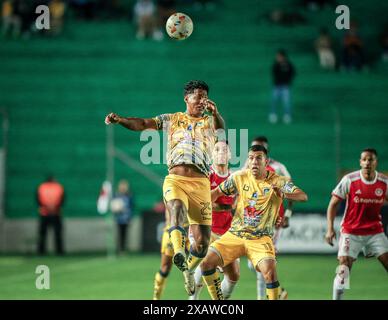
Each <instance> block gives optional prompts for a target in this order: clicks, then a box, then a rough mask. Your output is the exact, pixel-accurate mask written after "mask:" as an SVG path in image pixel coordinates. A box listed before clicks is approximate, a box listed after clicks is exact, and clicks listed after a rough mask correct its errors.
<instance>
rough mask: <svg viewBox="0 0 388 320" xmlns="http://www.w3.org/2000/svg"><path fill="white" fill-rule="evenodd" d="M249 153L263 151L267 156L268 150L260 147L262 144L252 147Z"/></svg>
mask: <svg viewBox="0 0 388 320" xmlns="http://www.w3.org/2000/svg"><path fill="white" fill-rule="evenodd" d="M249 151H253V152H256V151H263V152H264V153H265V155H266V156H267V155H268V152H267V149H266V148H265V147H264V146H262V145H260V144H256V145H254V146H252V147H250V148H249Z"/></svg>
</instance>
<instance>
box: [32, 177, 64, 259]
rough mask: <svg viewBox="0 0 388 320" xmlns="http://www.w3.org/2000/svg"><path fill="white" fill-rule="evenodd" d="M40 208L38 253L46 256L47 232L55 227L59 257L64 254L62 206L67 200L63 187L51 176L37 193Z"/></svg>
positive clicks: (40, 186) (56, 247)
mask: <svg viewBox="0 0 388 320" xmlns="http://www.w3.org/2000/svg"><path fill="white" fill-rule="evenodd" d="M36 197H37V202H38V206H39V214H40V220H39V241H38V253H39V254H46V238H47V230H48V228H49V227H53V229H54V235H55V249H56V253H57V254H58V255H62V254H64V249H63V238H62V206H63V203H64V200H65V191H64V188H63V186H62V185H61V184H60V183H59V182H57V181H55V178H54V176H53V175H49V176H48V177H47V179H46V181H45V182H43V183H42V184H40V185H39V187H38V189H37V193H36Z"/></svg>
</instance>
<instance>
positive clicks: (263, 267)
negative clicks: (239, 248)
mask: <svg viewBox="0 0 388 320" xmlns="http://www.w3.org/2000/svg"><path fill="white" fill-rule="evenodd" d="M245 246H246V248H247V256H248V259H249V260H251V261H252V264H253V265H254V266H255V268H256V271H258V272H261V274H262V275H263V277H264V281H265V286H266V293H267V296H268V299H270V300H278V299H279V298H280V293H281V288H280V284H279V281H278V279H277V274H276V255H275V248H274V245H273V242H272V239H271V238H270V237H269V236H263V237H261V238H260V239H257V240H245Z"/></svg>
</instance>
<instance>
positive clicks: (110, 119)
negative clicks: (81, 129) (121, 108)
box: [105, 112, 120, 124]
mask: <svg viewBox="0 0 388 320" xmlns="http://www.w3.org/2000/svg"><path fill="white" fill-rule="evenodd" d="M119 121H120V116H119V115H117V114H116V113H113V112H112V113H109V114H108V115H107V116H106V117H105V124H112V123H118V122H119Z"/></svg>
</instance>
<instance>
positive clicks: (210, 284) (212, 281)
mask: <svg viewBox="0 0 388 320" xmlns="http://www.w3.org/2000/svg"><path fill="white" fill-rule="evenodd" d="M202 277H203V280H204V281H205V283H206V285H207V289H208V291H209V294H210V297H211V298H212V300H224V296H223V295H222V291H221V279H220V276H219V275H218V272H217V269H213V270H208V271H202Z"/></svg>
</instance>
